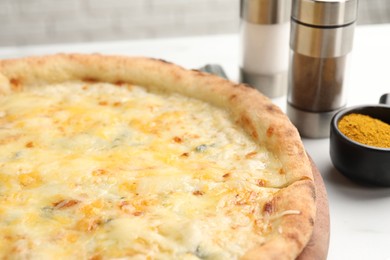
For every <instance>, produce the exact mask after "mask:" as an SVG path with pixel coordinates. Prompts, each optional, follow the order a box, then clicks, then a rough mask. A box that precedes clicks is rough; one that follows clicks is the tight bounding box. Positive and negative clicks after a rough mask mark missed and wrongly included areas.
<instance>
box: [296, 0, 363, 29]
mask: <svg viewBox="0 0 390 260" xmlns="http://www.w3.org/2000/svg"><path fill="white" fill-rule="evenodd" d="M357 6H358V0H293V6H292V12H291V17H292V18H293V19H294V20H297V21H299V22H301V23H304V24H307V25H314V26H340V25H347V24H350V23H353V22H355V21H356V18H357Z"/></svg>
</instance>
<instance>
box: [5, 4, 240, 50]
mask: <svg viewBox="0 0 390 260" xmlns="http://www.w3.org/2000/svg"><path fill="white" fill-rule="evenodd" d="M238 14H239V0H0V45H2V46H5V45H25V44H42V43H58V42H83V41H105V40H114V39H115V40H125V39H137V38H151V37H170V36H186V35H199V34H213V33H233V32H237V30H238V21H239V18H238Z"/></svg>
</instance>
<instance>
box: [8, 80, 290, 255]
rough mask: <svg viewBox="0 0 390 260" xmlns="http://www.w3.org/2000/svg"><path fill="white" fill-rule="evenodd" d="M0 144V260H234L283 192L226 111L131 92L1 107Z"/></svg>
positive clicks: (39, 97)
mask: <svg viewBox="0 0 390 260" xmlns="http://www.w3.org/2000/svg"><path fill="white" fill-rule="evenodd" d="M0 144H1V149H0V201H1V203H0V258H1V259H4V258H5V259H9V258H10V259H13V258H15V259H64V258H74V259H77V258H79V259H112V258H132V259H236V258H238V257H239V256H240V255H242V254H243V253H245V252H246V251H247V250H248V249H250V248H252V247H254V246H256V245H259V244H261V243H263V242H264V241H265V240H266V239H267V234H269V232H270V230H271V228H272V227H271V225H270V224H269V223H268V219H269V216H268V215H267V214H265V213H267V212H265V211H266V208H267V207H266V203H267V202H268V201H269V200H270V199H271V198H272V196H273V194H274V193H275V192H277V191H278V188H276V187H280V186H282V185H283V184H284V183H285V180H284V177H283V175H282V174H279V171H280V168H281V165H280V163H279V162H278V161H277V159H276V158H274V157H273V155H272V154H270V153H268V152H267V151H266V150H265V149H263V148H262V147H259V146H257V145H256V144H255V143H254V142H253V141H252V140H251V138H250V137H249V136H248V135H246V134H245V133H244V132H243V131H241V130H240V128H239V127H238V126H236V125H235V124H234V123H233V122H232V120H231V118H230V116H229V114H228V113H227V112H226V111H223V110H221V109H218V108H216V107H213V106H211V105H210V104H207V103H204V102H201V101H199V100H196V99H191V98H188V97H184V96H181V95H178V94H166V93H152V92H149V91H147V90H145V89H144V88H141V87H137V86H130V85H122V86H116V85H111V84H106V83H82V82H73V83H66V84H60V85H51V86H39V87H29V88H27V89H26V90H25V91H23V92H19V93H13V94H11V95H8V96H4V97H2V98H1V100H0ZM266 187H268V188H266ZM272 187H275V188H272Z"/></svg>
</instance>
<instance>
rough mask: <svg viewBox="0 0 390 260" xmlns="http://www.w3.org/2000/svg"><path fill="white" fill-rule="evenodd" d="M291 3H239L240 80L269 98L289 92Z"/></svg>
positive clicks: (262, 0) (263, 0) (282, 0)
mask: <svg viewBox="0 0 390 260" xmlns="http://www.w3.org/2000/svg"><path fill="white" fill-rule="evenodd" d="M290 14H291V0H241V1H240V19H241V20H240V50H241V55H240V56H241V64H240V80H241V81H242V82H244V83H248V84H249V85H251V86H253V87H255V88H256V89H258V90H259V91H261V92H262V93H263V94H265V95H266V96H268V97H270V98H275V97H279V96H282V95H284V94H286V92H287V73H288V61H289V47H288V44H289V39H290Z"/></svg>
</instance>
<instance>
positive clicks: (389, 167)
mask: <svg viewBox="0 0 390 260" xmlns="http://www.w3.org/2000/svg"><path fill="white" fill-rule="evenodd" d="M351 113H358V114H363V115H369V116H371V117H373V118H376V119H379V120H381V121H383V122H385V123H388V124H390V106H386V105H373V106H358V107H351V108H347V109H344V110H341V111H340V112H338V113H337V114H336V115H335V116H334V117H333V118H332V121H331V126H330V158H331V159H332V162H333V165H334V166H335V167H336V169H338V170H339V171H340V172H341V173H342V174H344V175H345V176H347V177H349V178H351V179H353V180H357V181H361V182H363V183H369V184H374V185H380V186H390V149H387V148H378V147H374V146H368V145H364V144H361V143H358V142H355V141H353V140H351V139H349V138H348V137H346V136H345V135H344V134H343V133H341V132H340V130H339V129H338V127H337V125H338V122H339V121H340V120H341V118H342V117H343V116H346V115H348V114H351Z"/></svg>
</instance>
